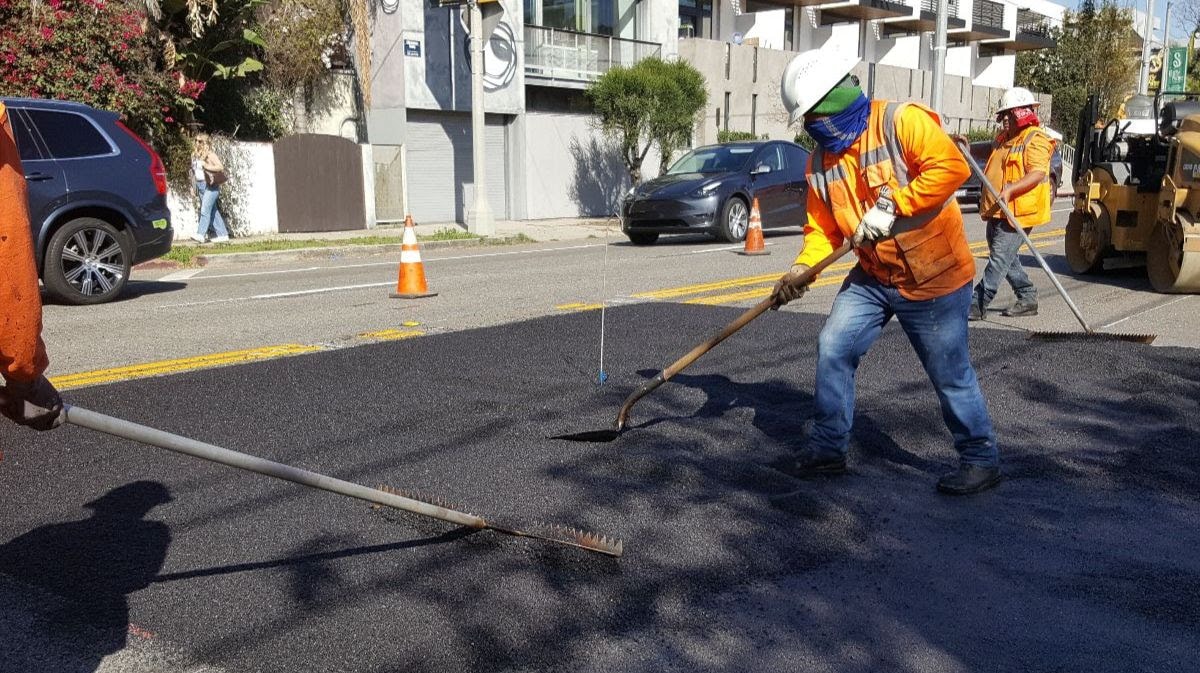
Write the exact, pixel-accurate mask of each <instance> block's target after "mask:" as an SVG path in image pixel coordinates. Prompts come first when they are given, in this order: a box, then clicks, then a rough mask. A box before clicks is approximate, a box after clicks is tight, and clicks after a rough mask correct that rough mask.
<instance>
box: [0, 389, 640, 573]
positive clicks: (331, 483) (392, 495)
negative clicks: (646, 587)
mask: <svg viewBox="0 0 1200 673" xmlns="http://www.w3.org/2000/svg"><path fill="white" fill-rule="evenodd" d="M3 399H4V387H3V386H0V402H2V401H3ZM64 409H65V413H66V417H67V422H68V423H70V424H72V425H78V426H80V427H83V428H87V429H89V430H95V431H97V432H103V433H105V434H109V435H113V436H115V437H120V438H122V439H128V440H132V441H135V442H141V443H142V444H149V445H150V446H156V447H158V448H160V449H167V450H168V451H174V452H176V453H183V454H186V455H189V456H193V457H196V458H203V459H204V460H209V461H212V462H214V463H220V464H222V465H228V466H229V467H236V468H238V469H241V470H248V471H250V472H257V473H258V474H263V475H266V476H268V477H275V478H276V479H283V480H285V481H290V482H293V483H296V484H300V485H301V486H308V487H309V488H315V489H320V490H322V491H328V492H330V493H336V494H338V495H344V496H347V497H350V498H357V499H359V500H365V501H367V502H371V503H375V504H377V505H384V506H387V507H395V508H396V509H402V510H405V511H407V512H412V513H414V514H420V515H423V516H428V517H432V518H434V519H440V520H442V521H447V522H450V523H454V524H458V525H460V526H467V527H470V528H476V529H485V528H486V529H491V530H494V531H497V532H500V533H505V534H507V535H517V536H521V537H531V538H537V539H539V540H546V541H549V542H556V543H560V544H565V545H569V546H572V547H579V548H582V549H588V550H590V551H596V552H600V553H602V554H607V555H609V556H620V555H621V554H622V552H623V549H624V545H623V544H622V542H621V541H620V540H617V539H612V538H608V537H606V536H602V535H596V534H594V533H587V532H584V531H579V530H575V529H572V528H566V527H562V526H547V527H545V528H546V529H547V530H548V531H549V532H541V533H532V532H527V531H523V530H518V529H516V528H512V527H501V526H497V525H495V524H493V523H490V522H489V521H487V520H486V519H484V518H483V517H481V516H477V515H475V514H468V513H466V512H460V511H458V510H454V509H450V508H448V507H443V506H441V505H435V504H431V503H428V502H423V501H421V500H417V499H413V498H409V497H405V496H402V495H399V493H398V492H396V491H393V490H392V489H382V490H381V489H375V488H369V487H366V486H362V485H359V484H355V483H353V482H349V481H344V480H342V479H337V478H335V477H330V476H326V475H323V474H319V473H317V472H310V471H308V470H303V469H300V468H298V467H292V466H290V465H285V464H283V463H277V462H275V461H272V460H267V459H265V458H259V457H257V456H251V455H249V454H245V453H239V452H237V451H231V450H229V449H225V448H221V447H219V446H215V445H213V444H206V443H205V442H200V441H197V440H194V439H189V438H187V437H183V436H180V435H176V434H172V433H170V432H165V431H163V430H157V429H155V428H150V427H147V426H144V425H139V424H137V423H133V422H131V421H126V420H122V419H120V418H114V417H112V416H106V415H104V414H101V413H97V412H95V411H89V410H88V409H84V408H81V407H77V406H74V405H70V404H66V405H64Z"/></svg>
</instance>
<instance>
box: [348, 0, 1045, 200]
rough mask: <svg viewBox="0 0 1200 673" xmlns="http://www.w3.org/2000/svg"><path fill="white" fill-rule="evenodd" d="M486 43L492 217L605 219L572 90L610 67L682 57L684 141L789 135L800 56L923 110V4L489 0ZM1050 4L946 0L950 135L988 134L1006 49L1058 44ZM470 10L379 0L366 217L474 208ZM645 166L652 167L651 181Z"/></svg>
mask: <svg viewBox="0 0 1200 673" xmlns="http://www.w3.org/2000/svg"><path fill="white" fill-rule="evenodd" d="M497 1H498V2H499V4H500V5H501V6H502V7H503V10H504V12H503V14H502V16H501V19H500V23H499V27H498V28H497V30H496V32H495V33H494V34H492V35H491V37H490V39H489V41H488V44H487V45H486V57H485V68H484V70H485V94H484V99H485V101H484V104H485V109H486V111H487V113H488V114H487V132H486V134H485V135H486V138H485V142H486V143H487V166H488V183H487V184H488V199H489V203H490V206H491V208H492V210H493V212H494V213H495V216H496V217H497V218H498V219H517V220H520V219H540V218H550V217H571V216H580V215H588V216H602V215H607V214H611V213H612V212H613V209H614V208H615V206H616V202H617V200H618V199H619V198H620V196H621V195H622V194H623V193H624V192H625V190H626V189H627V188H628V178H627V177H626V176H625V170H624V166H623V164H622V162H621V160H620V158H619V156H618V155H617V154H616V153H615V152H614V151H613V149H612V147H611V146H610V145H609V144H608V143H607V142H606V141H605V139H604V138H603V137H602V136H601V135H600V133H599V132H598V131H597V130H595V128H594V125H593V117H592V115H590V114H589V112H588V104H587V101H586V98H585V97H584V96H583V90H584V89H585V88H586V86H587V85H588V84H589V83H590V82H592V81H594V80H595V79H596V78H597V77H599V76H600V75H601V74H603V73H604V72H605V71H607V70H608V69H609V68H611V67H613V66H616V65H626V66H628V65H632V64H633V63H636V62H637V61H638V60H640V59H643V58H646V57H648V56H652V55H657V56H660V57H662V58H667V59H670V58H682V59H685V60H687V61H689V62H691V63H692V64H693V65H695V66H696V67H697V68H699V69H700V71H701V72H702V73H704V75H705V77H706V79H707V81H708V88H709V102H708V106H707V109H706V111H705V113H704V116H703V118H702V119H701V120H700V121H699V123H698V124H697V129H696V133H695V135H694V138H693V141H694V143H696V144H703V143H707V142H714V141H715V140H716V134H717V132H718V130H720V129H725V128H727V129H733V130H741V131H750V132H753V133H755V134H757V135H768V136H770V137H778V138H789V139H790V138H791V137H792V136H793V135H794V130H789V129H787V128H786V119H785V117H784V116H783V115H782V107H781V105H780V102H779V93H778V90H779V78H780V76H781V74H782V71H783V67H784V65H786V63H787V61H788V60H789V59H790V58H791V57H792V56H793V55H794V53H795V52H797V51H802V50H805V49H810V48H816V47H822V48H827V49H837V50H841V51H845V52H847V53H850V54H854V55H857V56H859V57H861V58H862V59H863V62H862V64H861V65H860V66H859V71H858V74H859V75H860V79H861V80H862V81H863V82H864V84H865V86H866V88H867V89H868V92H869V93H870V94H872V95H874V96H876V97H882V98H894V99H913V100H922V99H923V100H928V97H929V92H930V88H931V71H932V67H933V33H932V31H933V30H934V29H935V24H936V21H935V17H936V14H935V11H936V0H770V1H767V0H725V1H722V0H497ZM1062 12H1063V8H1062V7H1061V6H1059V5H1056V4H1054V3H1051V2H1048V1H1047V0H1020V2H1019V3H1015V2H1012V1H1003V2H1001V1H997V0H950V21H949V34H948V39H949V41H950V44H949V48H948V50H947V59H946V73H947V77H946V82H945V85H944V94H943V99H944V106H943V107H944V109H943V113H944V116H945V117H946V121H947V124H948V125H949V126H950V127H951V128H957V129H961V130H965V129H966V128H967V127H971V126H975V125H981V124H984V123H987V120H988V119H989V118H990V116H991V109H992V106H993V105H994V101H995V100H996V99H997V98H998V97H999V95H1000V93H1002V91H1003V89H1004V88H1006V87H1009V86H1011V85H1012V82H1013V68H1014V64H1015V54H1016V53H1017V52H1018V51H1020V50H1023V49H1037V48H1050V47H1053V41H1052V40H1051V39H1050V38H1049V32H1048V31H1049V27H1050V26H1052V25H1054V24H1056V23H1059V22H1061V18H1062ZM465 15H466V11H465V7H464V8H461V9H460V8H457V7H436V6H434V5H432V4H431V3H430V1H429V0H380V2H379V4H378V5H377V7H376V11H375V21H374V26H373V34H372V63H371V105H370V109H369V110H368V112H367V125H366V126H367V135H368V137H367V139H366V140H367V141H368V142H369V143H370V144H371V145H372V146H373V150H374V157H375V159H374V161H375V176H376V179H375V182H376V186H375V192H376V197H377V207H376V211H377V216H378V218H379V220H380V221H388V220H401V219H403V217H404V215H405V214H411V215H412V216H413V217H414V219H416V220H417V221H419V222H451V221H457V222H462V221H465V218H466V210H467V208H468V207H469V206H470V204H471V203H472V202H473V193H472V189H473V170H472V164H471V161H472V159H471V133H470V128H471V126H470V110H471V106H472V105H473V104H474V102H473V101H472V100H471V87H470V68H469V47H468V45H469V36H468V34H467V30H466V18H465ZM657 163H658V162H657V161H656V160H653V159H651V160H649V161H647V164H646V166H645V169H646V171H647V172H648V173H649V174H650V175H653V174H654V173H655V172H656V170H657Z"/></svg>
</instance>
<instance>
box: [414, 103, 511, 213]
mask: <svg viewBox="0 0 1200 673" xmlns="http://www.w3.org/2000/svg"><path fill="white" fill-rule="evenodd" d="M484 136H485V141H486V143H487V159H486V160H487V165H488V174H487V181H488V198H489V205H490V206H491V208H492V213H493V215H494V216H495V217H496V218H498V219H499V218H506V217H508V203H507V194H508V175H507V171H506V170H505V167H506V166H507V163H508V162H507V161H506V160H505V157H506V149H507V148H506V143H505V124H504V117H502V116H497V115H488V117H487V127H486V131H485V133H484ZM407 152H408V156H407V169H408V199H409V203H410V206H409V213H410V214H412V216H413V219H414V220H416V221H417V222H463V221H465V220H466V209H467V208H469V207H470V206H471V202H472V200H473V194H474V192H473V191H472V186H473V184H474V180H475V176H474V171H473V169H472V165H471V115H470V114H464V113H453V112H429V111H417V110H409V112H408V127H407Z"/></svg>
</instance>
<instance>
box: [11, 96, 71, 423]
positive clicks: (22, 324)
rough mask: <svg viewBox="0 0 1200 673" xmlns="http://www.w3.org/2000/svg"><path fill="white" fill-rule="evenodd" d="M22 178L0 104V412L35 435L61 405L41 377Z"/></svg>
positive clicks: (41, 347)
mask: <svg viewBox="0 0 1200 673" xmlns="http://www.w3.org/2000/svg"><path fill="white" fill-rule="evenodd" d="M28 209H29V204H28V202H27V201H26V195H25V173H24V171H22V170H21V159H20V156H19V155H18V154H17V144H16V142H15V141H14V140H13V130H12V124H11V123H10V120H9V118H8V110H7V109H6V108H5V107H4V103H0V310H2V312H3V316H0V375H2V376H3V378H4V388H3V392H2V394H0V412H2V413H3V414H4V415H5V416H7V417H8V418H10V419H12V420H13V421H15V422H17V423H20V424H22V425H27V426H29V427H31V428H34V429H37V430H49V429H51V428H55V427H58V426H59V425H60V424H62V421H63V403H62V399H60V398H59V396H58V391H57V390H55V389H54V386H53V385H51V384H50V382H49V381H48V380H46V377H45V375H44V373H45V371H46V366H47V365H48V364H49V360H48V359H47V357H46V346H45V344H44V343H42V299H41V294H40V290H39V289H38V274H37V266H36V265H35V263H34V255H33V237H32V234H31V233H30V229H29V210H28Z"/></svg>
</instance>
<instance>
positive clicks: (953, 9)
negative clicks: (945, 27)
mask: <svg viewBox="0 0 1200 673" xmlns="http://www.w3.org/2000/svg"><path fill="white" fill-rule="evenodd" d="M949 4H950V8H949V9H950V12H949V14H948V16H949V17H950V18H952V19H956V18H958V0H950V3H949ZM921 11H922V12H929V13H931V14H937V11H938V0H921Z"/></svg>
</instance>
